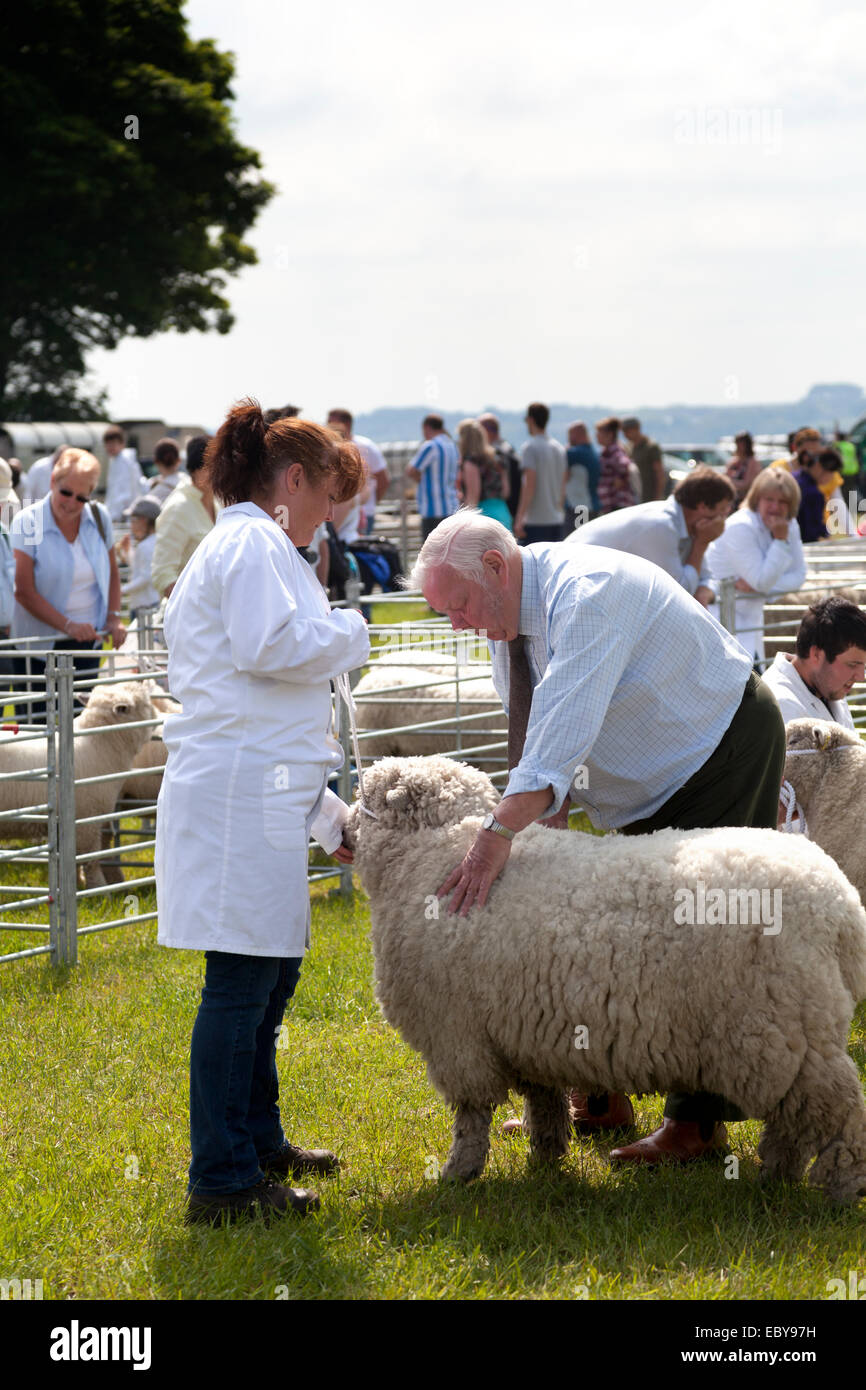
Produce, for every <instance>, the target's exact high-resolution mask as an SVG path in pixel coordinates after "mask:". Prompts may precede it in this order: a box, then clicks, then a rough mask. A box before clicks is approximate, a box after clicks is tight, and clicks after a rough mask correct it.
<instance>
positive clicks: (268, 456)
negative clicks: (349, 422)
mask: <svg viewBox="0 0 866 1390" xmlns="http://www.w3.org/2000/svg"><path fill="white" fill-rule="evenodd" d="M205 463H206V464H207V465H208V466H209V467H210V480H211V487H212V488H213V490H214V492H215V493H216V495H217V497H219V498H220V500H221V501H222V502H224V503H225V504H226V506H229V507H230V506H232V505H234V503H236V502H249V501H250V499H251V498H252V497H254V496H256V495H259V496H260V495H262V494H267V493H269V492H270V491H271V488H272V487H273V484H274V480H275V479H276V477H277V475H278V474H279V473H280V472H281V471H282V470H283V469H284V468H288V467H289V466H290V465H291V464H293V463H299V464H300V465H301V467H302V468H303V470H304V477H305V478H306V480H307V482H308V483H310V484H312V485H313V486H316V485H317V484H319V483H323V482H324V481H325V479H326V477H328V475H329V474H330V475H331V476H333V477H334V478H335V480H336V489H335V492H336V497H337V501H338V502H348V500H349V498H350V497H354V496H355V495H356V493H358V492H360V490H361V488H362V486H363V483H364V465H363V463H362V462H361V455H360V454H359V453H358V450H357V449H356V448H355V445H354V444H350V443H348V441H346V440H344V439H342V438H341V437H340V436H339V435H337V434H335V433H334V432H333V430H327V429H325V428H324V427H323V426H322V425H317V424H315V423H314V422H313V421H312V420H301V419H299V418H298V417H292V418H289V419H282V420H274V421H273V423H272V424H270V425H268V424H266V423H265V417H264V415H263V413H262V408H261V406H260V405H259V403H258V401H254V400H252V399H251V398H250V397H247V398H246V399H245V400H242V401H239V402H238V404H237V405H235V406H233V407H232V409H231V410H230V411H229V413H228V415H227V416H226V418H225V420H224V421H223V423H222V425H221V426H220V428H219V429H218V430H217V432H216V434H215V435H214V437H213V439H212V440H211V441H210V443H209V444H208V447H207V452H206V454H205Z"/></svg>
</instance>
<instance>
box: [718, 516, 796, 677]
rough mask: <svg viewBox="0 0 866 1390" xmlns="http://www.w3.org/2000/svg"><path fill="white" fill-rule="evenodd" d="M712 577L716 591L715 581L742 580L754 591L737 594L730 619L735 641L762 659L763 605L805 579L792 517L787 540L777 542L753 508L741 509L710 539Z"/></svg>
mask: <svg viewBox="0 0 866 1390" xmlns="http://www.w3.org/2000/svg"><path fill="white" fill-rule="evenodd" d="M704 562H705V565H706V568H707V569H708V570H709V572H710V574H711V575H712V579H713V581H714V582H713V584H712V588H713V589H714V590H715V592H716V593H717V594H718V590H719V585H718V581H719V580H722V579H745V581H746V583H747V584H750V585H751V587H752V588H753V589H754V590H755V592H754V593H752V594H743V593H738V594H737V597H736V603H735V615H734V620H735V622H736V625H737V631H736V633H735V636H736V639H737V641H738V642H739V643H740V645H741V646H743V647H745V649H746V651H747V652H748V654H749V656H750V657H751V658H752V660H753V661H760V662H762V661H763V660H764V604H765V603H766V601H767V599H768V598H769V597H770V596H771V594H786V593H792V592H794V591H795V590H797V589H799V588H800V586H801V585H802V583H803V581H804V580H805V578H806V559H805V556H804V554H803V542H802V539H801V537H800V528H799V526H798V525H797V522H796V520H792V521H789V522H788V539H787V541H777V540H775V539H774V537H773V533H772V532H771V531H769V530H768V529H767V527H766V526H765V525H764V523H763V521H762V520H761V518H760V516H759V515H758V513H757V512H753V511H752V509H751V507H740V509H739V511H736V512H734V515H733V516H732V517H730V518H729V520H728V521H726V522H725V529H724V531H723V532H722V534H721V535H720V536H719V538H718V540H715V541H713V543H712V545H710V546H709V547H708V549H707V553H706V555H705V557H704Z"/></svg>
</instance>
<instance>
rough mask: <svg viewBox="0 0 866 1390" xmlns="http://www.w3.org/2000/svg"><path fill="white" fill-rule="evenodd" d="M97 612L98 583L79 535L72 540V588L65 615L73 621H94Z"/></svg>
mask: <svg viewBox="0 0 866 1390" xmlns="http://www.w3.org/2000/svg"><path fill="white" fill-rule="evenodd" d="M98 612H99V585H98V584H97V582H96V575H95V574H94V573H93V566H92V565H91V563H90V561H89V560H88V558H87V556H86V555H85V553H84V546H83V545H82V544H81V537H80V536H76V537H75V540H74V541H73V542H72V588H71V589H70V591H69V598H68V599H67V600H66V616H67V618H69V619H71V621H72V622H74V623H95V622H96V615H97V613H98Z"/></svg>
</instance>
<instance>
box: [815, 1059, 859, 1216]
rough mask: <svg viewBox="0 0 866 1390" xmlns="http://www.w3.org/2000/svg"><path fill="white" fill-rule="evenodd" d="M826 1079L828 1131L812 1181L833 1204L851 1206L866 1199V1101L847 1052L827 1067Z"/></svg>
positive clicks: (819, 1147)
mask: <svg viewBox="0 0 866 1390" xmlns="http://www.w3.org/2000/svg"><path fill="white" fill-rule="evenodd" d="M825 1077H826V1079H825V1087H824V1096H823V1097H822V1100H824V1102H825V1105H824V1107H822V1109H823V1112H824V1114H825V1115H826V1128H825V1129H824V1132H823V1135H822V1136H821V1139H820V1140H819V1143H818V1145H817V1148H818V1157H817V1158H816V1159H815V1162H814V1163H813V1165H812V1168H811V1171H810V1173H809V1182H810V1183H814V1184H815V1185H816V1186H817V1187H821V1188H823V1190H824V1191H825V1192H826V1194H827V1196H828V1197H830V1198H831V1199H832V1200H833V1201H834V1202H842V1203H845V1204H848V1203H852V1202H856V1201H857V1200H858V1198H860V1197H866V1102H864V1100H863V1091H862V1088H861V1086H860V1078H859V1076H858V1075H857V1068H856V1067H855V1065H854V1063H853V1061H852V1060H851V1058H850V1057H849V1056H848V1055H847V1053H845V1054H842V1055H840V1056H839V1058H838V1059H837V1060H835V1061H834V1062H831V1063H830V1064H829V1065H828V1066H827V1067H826V1072H825Z"/></svg>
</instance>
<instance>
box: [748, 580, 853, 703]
mask: <svg viewBox="0 0 866 1390" xmlns="http://www.w3.org/2000/svg"><path fill="white" fill-rule="evenodd" d="M796 646H797V650H796V655H795V656H789V655H788V653H787V652H779V653H778V654H777V656H776V659H775V661H774V662H773V664H772V666H770V667H768V668H767V670H766V671H765V672H764V680H765V682H766V683H767V685H768V686H769V687H770V689H771V690H772V691H773V694H774V695H775V697H776V699H777V700H778V702H779V708H780V709H781V711H782V717H783V719H784V720H785V723H786V724H787V722H788V720H789V719H808V718H815V719H829V720H832V722H833V723H834V724H841V725H842V727H843V728H845V729H853V728H854V720H853V718H852V716H851V711H850V709H849V708H848V699H847V697H848V696H849V695H850V693H851V690H852V688H853V686H854V683H855V681H862V680H863V678H864V670H866V614H864V613H863V612H862V611H861V609H860V608H858V606H857V604H856V603H851V602H850V600H848V599H846V598H842V597H841V596H840V595H838V594H831V596H830V597H829V598H823V599H820V600H819V601H818V602H817V603H813V604H812V606H811V608H810V609H809V610H808V612H807V613H806V615H805V617H804V618H803V621H802V622H801V624H800V627H799V630H798V632H797V642H796Z"/></svg>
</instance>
